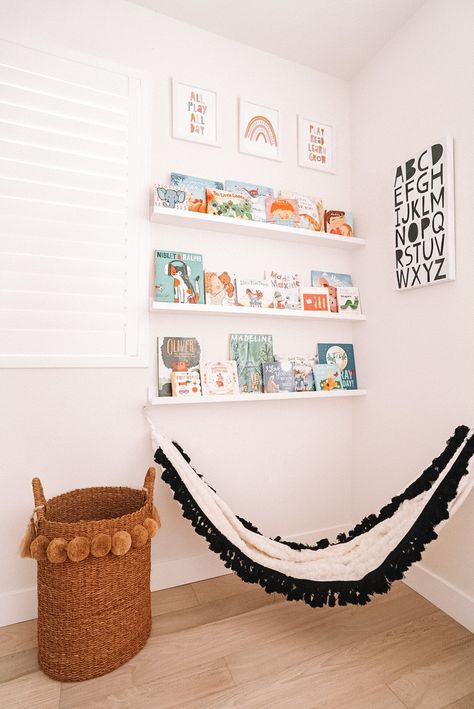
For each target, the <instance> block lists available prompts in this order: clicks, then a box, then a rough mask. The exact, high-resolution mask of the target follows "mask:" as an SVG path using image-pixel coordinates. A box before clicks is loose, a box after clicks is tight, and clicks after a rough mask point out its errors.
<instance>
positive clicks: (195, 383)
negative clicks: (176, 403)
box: [171, 370, 201, 397]
mask: <svg viewBox="0 0 474 709" xmlns="http://www.w3.org/2000/svg"><path fill="white" fill-rule="evenodd" d="M171 391H172V393H173V396H180V397H184V396H186V397H188V396H201V381H200V377H199V372H196V371H192V370H188V371H187V372H171Z"/></svg>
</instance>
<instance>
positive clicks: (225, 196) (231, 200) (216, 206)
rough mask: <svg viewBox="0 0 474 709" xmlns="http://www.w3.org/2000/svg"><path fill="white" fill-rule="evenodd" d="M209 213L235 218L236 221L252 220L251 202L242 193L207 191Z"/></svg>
mask: <svg viewBox="0 0 474 709" xmlns="http://www.w3.org/2000/svg"><path fill="white" fill-rule="evenodd" d="M206 199H207V213H208V214H215V215H216V216H218V217H233V218H234V219H250V220H251V219H252V207H251V205H250V201H249V200H248V199H247V198H246V197H244V196H243V195H242V194H240V192H230V191H227V190H215V189H209V188H208V189H207V190H206Z"/></svg>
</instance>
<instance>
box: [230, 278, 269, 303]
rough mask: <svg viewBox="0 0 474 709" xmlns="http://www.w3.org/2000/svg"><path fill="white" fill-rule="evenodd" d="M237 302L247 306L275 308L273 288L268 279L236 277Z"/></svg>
mask: <svg viewBox="0 0 474 709" xmlns="http://www.w3.org/2000/svg"><path fill="white" fill-rule="evenodd" d="M235 286H236V289H237V304H238V305H243V306H244V307H246V308H273V288H272V285H271V283H270V281H269V280H268V279H265V280H258V279H252V278H236V279H235Z"/></svg>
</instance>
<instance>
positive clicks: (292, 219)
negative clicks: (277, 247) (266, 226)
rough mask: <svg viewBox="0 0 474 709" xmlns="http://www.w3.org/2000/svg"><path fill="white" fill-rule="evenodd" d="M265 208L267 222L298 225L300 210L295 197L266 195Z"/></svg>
mask: <svg viewBox="0 0 474 709" xmlns="http://www.w3.org/2000/svg"><path fill="white" fill-rule="evenodd" d="M265 209H266V212H267V222H270V224H279V225H280V226H294V227H297V226H299V223H300V212H299V209H298V202H297V201H296V199H283V198H282V197H275V198H274V197H266V199H265Z"/></svg>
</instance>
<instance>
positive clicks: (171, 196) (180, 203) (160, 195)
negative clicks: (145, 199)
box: [153, 184, 189, 209]
mask: <svg viewBox="0 0 474 709" xmlns="http://www.w3.org/2000/svg"><path fill="white" fill-rule="evenodd" d="M188 200H189V193H188V192H187V191H186V190H185V189H181V188H178V187H177V186H176V185H173V184H171V185H155V186H154V187H153V204H154V206H155V207H166V208H167V209H188Z"/></svg>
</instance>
